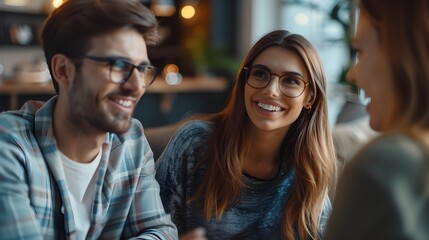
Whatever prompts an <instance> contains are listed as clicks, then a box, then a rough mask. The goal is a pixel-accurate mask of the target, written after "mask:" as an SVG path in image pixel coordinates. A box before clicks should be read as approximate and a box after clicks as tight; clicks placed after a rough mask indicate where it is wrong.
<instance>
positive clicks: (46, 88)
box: [0, 76, 228, 109]
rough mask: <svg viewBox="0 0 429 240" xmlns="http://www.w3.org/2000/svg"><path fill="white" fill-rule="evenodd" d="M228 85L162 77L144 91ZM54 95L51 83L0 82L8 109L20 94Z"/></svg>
mask: <svg viewBox="0 0 429 240" xmlns="http://www.w3.org/2000/svg"><path fill="white" fill-rule="evenodd" d="M227 87H228V81H227V80H226V79H225V78H221V77H202V76H201V77H183V79H182V82H181V83H180V84H177V85H168V84H167V83H166V81H165V80H164V79H163V78H159V79H157V80H155V82H154V83H153V84H152V85H151V86H150V87H149V88H147V90H146V93H145V94H147V93H161V94H174V93H186V92H222V91H225V90H226V89H227ZM39 94H40V95H51V94H52V95H54V94H55V90H54V87H53V85H52V83H50V82H47V83H22V82H18V81H14V80H13V79H11V80H7V81H4V82H1V83H0V95H7V96H9V109H17V107H18V96H20V95H39Z"/></svg>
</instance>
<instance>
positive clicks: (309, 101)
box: [304, 92, 314, 109]
mask: <svg viewBox="0 0 429 240" xmlns="http://www.w3.org/2000/svg"><path fill="white" fill-rule="evenodd" d="M308 95H309V96H308V99H307V101H306V102H305V104H304V107H305V108H306V109H311V105H313V103H314V94H313V92H310V94H308Z"/></svg>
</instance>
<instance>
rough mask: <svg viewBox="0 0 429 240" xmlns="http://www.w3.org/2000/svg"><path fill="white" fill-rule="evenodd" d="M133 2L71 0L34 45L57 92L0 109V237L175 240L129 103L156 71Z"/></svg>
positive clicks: (149, 17) (144, 16) (152, 31)
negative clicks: (42, 55) (38, 47)
mask: <svg viewBox="0 0 429 240" xmlns="http://www.w3.org/2000/svg"><path fill="white" fill-rule="evenodd" d="M156 28H157V22H156V19H155V17H154V15H153V14H152V13H151V12H150V11H149V10H148V9H147V8H145V7H144V6H143V5H142V4H141V3H140V2H139V1H137V0H73V1H67V2H65V3H64V4H63V5H62V6H60V7H59V8H58V9H56V10H55V11H53V12H52V13H51V15H50V16H49V17H48V19H47V20H46V22H45V25H44V26H43V29H42V44H43V50H44V52H45V56H46V61H47V63H48V66H49V70H50V73H51V77H52V79H53V84H54V87H55V90H56V92H57V95H56V96H54V97H52V98H51V99H50V100H49V101H47V102H46V103H42V102H36V101H30V102H27V103H26V104H25V105H24V106H23V107H22V108H21V110H19V111H9V112H4V113H2V114H0V146H1V149H2V151H1V152H0V212H1V214H0V238H2V239H124V238H125V239H128V238H133V237H136V238H142V239H177V230H176V227H175V226H174V224H173V223H172V222H171V219H170V216H169V215H168V214H166V213H165V211H164V208H163V206H162V203H161V200H160V197H159V185H158V183H157V182H156V180H155V178H154V174H155V170H154V160H153V154H152V151H151V150H150V147H149V144H148V142H147V140H146V138H145V136H144V134H143V128H142V126H141V124H140V123H139V122H138V121H137V120H135V119H132V114H133V110H134V108H135V106H136V104H137V102H138V100H139V99H140V97H141V96H142V95H143V93H144V92H145V90H146V88H147V87H149V86H150V85H151V83H152V82H153V81H154V80H155V79H156V76H157V73H158V70H157V68H156V67H154V66H152V65H151V64H150V61H149V59H148V55H147V48H146V46H147V44H150V43H153V42H154V41H155V40H156V39H157V33H156Z"/></svg>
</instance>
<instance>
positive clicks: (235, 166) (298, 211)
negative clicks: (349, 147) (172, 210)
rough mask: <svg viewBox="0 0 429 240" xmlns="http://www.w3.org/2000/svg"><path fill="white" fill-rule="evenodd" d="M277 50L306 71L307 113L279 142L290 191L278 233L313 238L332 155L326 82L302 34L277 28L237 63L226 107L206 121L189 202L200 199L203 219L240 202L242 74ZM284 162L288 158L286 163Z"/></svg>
mask: <svg viewBox="0 0 429 240" xmlns="http://www.w3.org/2000/svg"><path fill="white" fill-rule="evenodd" d="M272 46H279V47H283V48H285V49H288V50H290V51H292V52H294V53H296V54H297V55H298V56H300V58H301V59H302V61H303V62H304V64H305V65H306V67H307V70H308V73H309V76H310V88H311V89H310V91H311V94H312V97H313V101H314V102H313V104H312V108H311V110H309V111H308V112H307V111H302V112H301V115H300V116H299V117H298V119H297V120H296V121H295V122H294V123H293V124H292V126H291V128H290V130H289V132H288V134H287V136H286V137H285V139H284V142H283V144H282V149H283V150H282V151H283V152H282V155H281V156H282V161H287V159H289V158H290V157H286V156H293V158H292V162H291V164H292V166H293V169H294V172H295V181H294V183H293V187H292V189H291V191H290V193H289V194H288V198H287V199H285V201H287V204H285V209H284V212H283V224H282V226H283V227H282V228H283V234H284V237H285V238H286V239H294V238H295V236H296V233H295V230H294V229H295V228H296V230H297V235H298V236H299V238H300V239H319V238H320V236H318V229H319V220H320V219H319V217H320V214H321V210H322V206H323V202H324V199H325V197H326V196H327V192H328V188H329V185H330V183H331V181H332V180H333V178H334V174H335V161H336V160H335V154H334V148H333V143H332V138H331V133H330V128H329V122H328V113H327V99H326V80H325V75H324V71H323V67H322V64H321V61H320V59H319V57H318V54H317V52H316V50H315V49H314V47H313V46H312V45H311V44H310V43H309V42H308V41H307V40H306V39H305V38H303V37H302V36H300V35H297V34H291V33H289V32H288V31H284V30H278V31H274V32H271V33H269V34H267V35H265V36H264V37H262V38H261V39H260V40H259V41H258V42H256V43H255V45H254V46H253V47H252V48H251V49H250V51H249V52H248V54H247V56H246V57H245V59H244V60H243V62H242V64H241V68H240V70H239V71H238V74H237V77H236V81H235V84H234V87H233V90H232V95H231V97H230V99H229V101H228V103H227V105H226V107H225V108H224V109H223V111H221V112H220V113H218V114H215V115H213V116H210V117H207V119H208V120H210V121H212V122H213V123H214V124H213V126H214V128H213V134H212V136H211V139H210V142H209V144H208V146H209V149H208V152H207V154H206V155H205V158H204V160H203V162H202V163H204V164H205V166H206V173H205V175H204V178H203V180H202V182H201V183H200V185H199V187H198V189H197V191H196V193H195V194H194V196H192V198H191V201H194V200H197V199H204V200H203V201H204V202H203V206H202V211H203V214H204V216H205V217H206V218H207V219H210V218H212V217H217V218H220V217H221V216H222V215H223V213H224V212H225V211H226V210H227V209H228V208H230V207H232V206H233V205H234V204H235V203H237V202H238V201H239V200H240V194H241V190H242V188H243V187H244V183H243V174H242V162H243V156H244V154H245V152H246V149H248V147H249V143H248V139H247V134H246V132H247V131H246V129H245V128H246V126H248V123H249V121H250V120H249V118H248V116H247V114H246V110H245V105H244V87H245V84H246V80H247V79H246V73H245V71H244V70H243V68H244V67H246V66H251V64H252V62H253V61H254V59H255V58H256V57H257V56H258V55H259V54H260V53H261V52H262V51H264V50H265V49H267V48H269V47H272ZM289 161H290V160H289Z"/></svg>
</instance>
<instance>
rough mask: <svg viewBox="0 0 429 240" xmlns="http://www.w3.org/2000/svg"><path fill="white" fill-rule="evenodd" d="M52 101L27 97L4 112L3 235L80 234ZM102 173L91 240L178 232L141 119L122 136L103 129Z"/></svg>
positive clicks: (0, 117) (0, 163) (0, 130)
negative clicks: (163, 200)
mask: <svg viewBox="0 0 429 240" xmlns="http://www.w3.org/2000/svg"><path fill="white" fill-rule="evenodd" d="M55 102H56V97H53V98H52V99H51V100H49V101H48V102H47V103H46V104H43V103H42V102H35V101H30V102H28V103H26V104H25V105H24V106H23V107H22V109H21V110H19V111H8V112H4V113H1V114H0V149H1V151H0V238H1V239H76V234H75V230H76V227H75V222H74V218H73V212H72V208H71V203H70V199H69V191H68V189H67V186H66V181H65V176H64V170H63V165H62V164H61V162H60V161H61V158H60V154H59V150H58V147H57V144H56V141H55V136H54V135H53V129H52V114H53V107H54V105H55ZM97 174H98V176H97V182H96V189H95V195H94V202H93V206H92V213H91V226H90V229H89V231H88V235H87V239H124V238H125V239H128V238H133V237H136V238H139V239H177V238H178V237H177V230H176V227H175V226H174V224H173V223H172V222H171V219H170V216H169V215H168V214H166V213H165V212H164V208H163V206H162V203H161V200H160V197H159V185H158V183H157V182H156V180H155V178H154V177H155V170H154V160H153V154H152V151H151V150H150V147H149V144H148V142H147V140H146V138H145V136H144V134H143V127H142V126H141V124H140V122H138V121H137V120H133V122H132V126H131V127H130V129H129V130H128V132H127V133H125V134H122V135H117V134H112V133H108V134H106V139H105V142H104V144H103V147H102V159H101V162H100V166H99V171H98V173H97ZM76 177H79V176H76Z"/></svg>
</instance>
